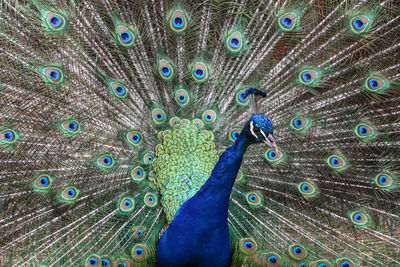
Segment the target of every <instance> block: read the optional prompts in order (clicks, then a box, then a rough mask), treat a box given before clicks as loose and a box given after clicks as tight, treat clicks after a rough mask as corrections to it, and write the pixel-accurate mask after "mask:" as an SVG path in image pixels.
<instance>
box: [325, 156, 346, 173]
mask: <svg viewBox="0 0 400 267" xmlns="http://www.w3.org/2000/svg"><path fill="white" fill-rule="evenodd" d="M326 162H327V164H328V166H329V167H331V168H332V169H334V170H336V171H342V170H345V169H347V167H348V165H349V164H348V162H347V159H346V158H345V157H343V156H341V155H338V154H333V155H331V156H329V157H328V158H327V159H326Z"/></svg>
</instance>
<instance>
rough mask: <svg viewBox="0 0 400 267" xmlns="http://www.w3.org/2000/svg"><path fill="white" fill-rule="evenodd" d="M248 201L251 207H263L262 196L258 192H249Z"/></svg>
mask: <svg viewBox="0 0 400 267" xmlns="http://www.w3.org/2000/svg"><path fill="white" fill-rule="evenodd" d="M246 201H247V203H248V204H249V205H250V206H251V207H260V206H261V205H262V198H261V195H260V194H258V193H257V192H249V193H247V194H246Z"/></svg>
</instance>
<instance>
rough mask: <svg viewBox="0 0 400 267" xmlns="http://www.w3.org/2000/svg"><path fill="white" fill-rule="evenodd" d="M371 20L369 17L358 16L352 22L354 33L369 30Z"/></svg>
mask: <svg viewBox="0 0 400 267" xmlns="http://www.w3.org/2000/svg"><path fill="white" fill-rule="evenodd" d="M369 24H370V19H369V18H368V17H367V16H356V17H354V18H352V19H351V20H350V27H351V30H352V32H353V33H363V32H366V31H367V29H368V28H369V27H368V26H369Z"/></svg>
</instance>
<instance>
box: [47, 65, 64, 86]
mask: <svg viewBox="0 0 400 267" xmlns="http://www.w3.org/2000/svg"><path fill="white" fill-rule="evenodd" d="M41 72H42V74H43V76H44V79H45V81H46V82H49V83H50V84H54V85H57V84H61V83H62V82H63V81H64V75H63V72H62V71H61V69H59V68H56V67H45V68H42V69H41Z"/></svg>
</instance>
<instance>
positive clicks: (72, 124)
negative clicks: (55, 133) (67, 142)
mask: <svg viewBox="0 0 400 267" xmlns="http://www.w3.org/2000/svg"><path fill="white" fill-rule="evenodd" d="M61 129H62V130H63V131H64V132H65V133H66V134H67V135H68V136H73V135H75V134H77V133H79V132H80V131H81V126H80V124H79V123H78V122H77V121H76V120H66V121H64V122H62V123H61Z"/></svg>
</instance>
